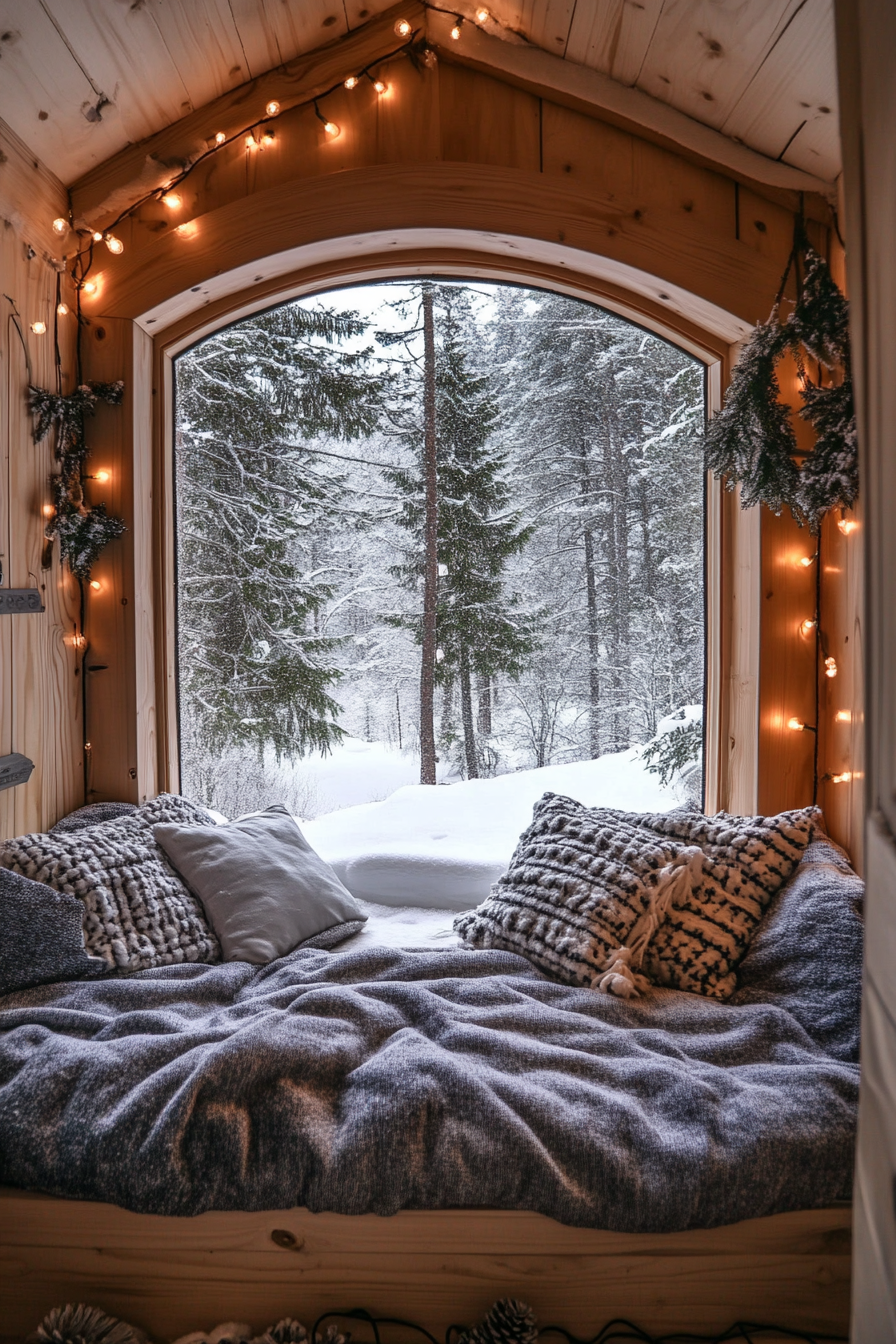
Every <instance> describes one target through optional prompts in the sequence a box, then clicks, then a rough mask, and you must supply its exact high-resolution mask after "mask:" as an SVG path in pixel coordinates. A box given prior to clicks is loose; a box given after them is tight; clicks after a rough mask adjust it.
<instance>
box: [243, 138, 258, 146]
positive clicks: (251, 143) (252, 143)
mask: <svg viewBox="0 0 896 1344" xmlns="http://www.w3.org/2000/svg"><path fill="white" fill-rule="evenodd" d="M246 148H247V149H257V148H258V141H257V140H256V139H255V136H254V135H247V136H246Z"/></svg>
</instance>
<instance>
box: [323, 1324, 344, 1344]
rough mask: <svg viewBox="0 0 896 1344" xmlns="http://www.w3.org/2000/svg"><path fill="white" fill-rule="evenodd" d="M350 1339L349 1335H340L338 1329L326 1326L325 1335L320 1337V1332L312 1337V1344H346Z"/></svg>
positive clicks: (333, 1326)
mask: <svg viewBox="0 0 896 1344" xmlns="http://www.w3.org/2000/svg"><path fill="white" fill-rule="evenodd" d="M350 1339H351V1335H350V1334H348V1333H347V1334H344V1335H343V1334H340V1332H339V1327H338V1326H336V1325H328V1326H327V1333H326V1334H325V1335H322V1334H321V1333H320V1331H318V1333H317V1334H316V1335H315V1336H314V1344H348V1341H349V1340H350Z"/></svg>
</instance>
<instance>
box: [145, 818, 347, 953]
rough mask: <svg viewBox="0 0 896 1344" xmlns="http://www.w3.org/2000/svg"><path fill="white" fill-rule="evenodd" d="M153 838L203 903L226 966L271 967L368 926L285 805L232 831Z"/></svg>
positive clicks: (170, 828) (165, 827) (172, 830)
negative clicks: (298, 952)
mask: <svg viewBox="0 0 896 1344" xmlns="http://www.w3.org/2000/svg"><path fill="white" fill-rule="evenodd" d="M154 833H155V838H156V841H157V842H158V844H159V845H161V847H162V849H163V850H164V851H165V853H166V854H167V855H168V858H169V859H170V860H171V863H172V864H173V865H174V867H175V868H176V869H177V871H178V872H179V873H180V875H181V877H183V879H184V881H185V882H187V883H188V884H189V886H190V887H191V888H192V889H193V891H194V892H195V893H196V895H197V896H198V897H199V899H200V900H201V901H202V904H203V906H204V907H205V913H206V915H207V916H208V920H209V923H210V924H211V926H212V928H213V929H214V930H215V933H216V934H217V935H218V938H219V940H220V943H221V950H222V952H223V954H224V960H225V961H249V962H252V963H253V964H254V965H256V966H260V965H266V964H267V963H268V962H269V961H275V960H276V959H277V957H282V956H285V955H286V953H287V952H292V951H293V950H294V949H295V948H297V947H299V946H300V945H301V946H304V947H328V946H331V945H332V944H333V943H337V942H341V941H342V939H343V938H348V937H349V935H350V934H352V933H356V932H357V931H358V929H360V928H361V927H362V925H363V924H364V923H365V922H366V920H367V916H366V915H365V914H364V913H363V911H362V910H361V907H360V906H359V905H358V903H357V901H356V900H355V898H354V896H352V894H351V892H350V891H348V890H347V889H346V888H345V887H344V886H343V885H342V883H341V882H340V881H339V878H338V877H337V876H336V874H335V873H334V872H333V869H332V868H331V867H330V865H329V864H328V863H326V862H325V861H324V860H323V859H322V858H321V857H320V855H319V854H316V853H315V852H314V850H313V849H312V848H311V846H310V845H309V844H308V841H307V840H306V839H305V837H304V835H303V834H302V832H301V831H300V830H299V827H298V825H297V824H296V822H295V820H294V819H293V818H292V817H291V816H290V814H289V813H288V812H287V810H286V808H285V807H283V806H282V805H281V804H277V805H276V806H274V807H269V808H268V809H267V810H266V811H265V812H262V813H260V814H259V815H258V816H254V817H244V818H243V819H242V820H241V821H232V822H230V823H229V824H228V825H226V826H177V825H171V824H162V825H160V826H156V828H155V832H154Z"/></svg>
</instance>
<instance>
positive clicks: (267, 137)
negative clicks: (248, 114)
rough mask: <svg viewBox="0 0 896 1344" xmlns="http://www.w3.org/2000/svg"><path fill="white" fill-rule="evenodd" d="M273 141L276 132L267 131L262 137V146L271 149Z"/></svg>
mask: <svg viewBox="0 0 896 1344" xmlns="http://www.w3.org/2000/svg"><path fill="white" fill-rule="evenodd" d="M273 143H274V132H273V131H265V133H264V135H263V136H262V137H261V148H262V149H270V147H271V145H272V144H273Z"/></svg>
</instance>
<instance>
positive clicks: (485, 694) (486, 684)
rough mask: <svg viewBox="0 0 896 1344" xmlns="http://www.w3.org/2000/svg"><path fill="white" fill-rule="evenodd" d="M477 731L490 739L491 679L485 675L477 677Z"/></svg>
mask: <svg viewBox="0 0 896 1344" xmlns="http://www.w3.org/2000/svg"><path fill="white" fill-rule="evenodd" d="M478 680H479V731H480V733H481V734H482V735H483V737H490V736H491V731H492V679H491V677H490V676H488V674H487V673H486V674H485V675H484V676H481V677H479V679H478Z"/></svg>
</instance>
